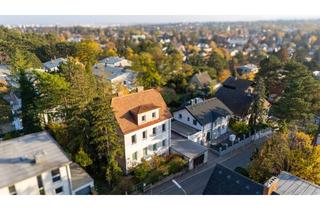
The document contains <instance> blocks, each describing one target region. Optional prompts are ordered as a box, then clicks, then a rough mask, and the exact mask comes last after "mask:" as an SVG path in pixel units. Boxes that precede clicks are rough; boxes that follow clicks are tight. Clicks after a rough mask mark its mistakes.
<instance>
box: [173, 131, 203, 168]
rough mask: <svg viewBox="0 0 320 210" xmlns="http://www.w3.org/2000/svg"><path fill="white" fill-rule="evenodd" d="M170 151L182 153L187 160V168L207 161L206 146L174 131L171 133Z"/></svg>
mask: <svg viewBox="0 0 320 210" xmlns="http://www.w3.org/2000/svg"><path fill="white" fill-rule="evenodd" d="M171 138H172V139H171V147H170V152H171V153H176V154H179V155H182V156H183V157H184V158H185V159H186V160H188V162H189V170H192V169H193V168H195V167H197V166H200V165H202V164H204V163H206V162H207V159H208V148H206V147H204V146H201V145H200V144H198V143H195V142H193V141H191V140H188V139H186V138H184V137H183V136H180V135H178V134H176V133H174V132H172V135H171Z"/></svg>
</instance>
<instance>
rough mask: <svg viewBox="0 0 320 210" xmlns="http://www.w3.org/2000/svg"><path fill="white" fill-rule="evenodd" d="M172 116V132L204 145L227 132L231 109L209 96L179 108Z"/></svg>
mask: <svg viewBox="0 0 320 210" xmlns="http://www.w3.org/2000/svg"><path fill="white" fill-rule="evenodd" d="M173 116H174V119H175V120H176V121H174V122H172V130H173V131H174V132H176V133H178V134H179V135H182V136H184V137H186V138H188V139H189V140H192V141H194V142H197V143H200V144H202V145H206V144H207V143H209V142H212V141H214V140H216V139H217V138H218V137H219V136H221V135H223V134H225V133H226V132H227V130H228V123H229V119H230V118H231V116H232V111H231V110H230V109H229V108H228V107H227V106H226V105H224V104H223V103H222V102H221V101H220V100H219V99H217V98H211V99H208V100H205V101H203V102H200V103H196V104H192V105H188V106H185V107H183V108H180V109H179V110H177V111H175V112H174V113H173Z"/></svg>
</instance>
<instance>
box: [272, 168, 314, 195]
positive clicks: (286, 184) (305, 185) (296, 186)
mask: <svg viewBox="0 0 320 210" xmlns="http://www.w3.org/2000/svg"><path fill="white" fill-rule="evenodd" d="M278 178H279V186H278V189H277V190H276V192H277V193H278V194H280V195H320V186H318V185H315V184H312V183H311V182H308V181H306V180H304V179H301V178H299V177H297V176H294V175H292V174H290V173H288V172H285V171H282V172H281V173H280V174H279V176H278Z"/></svg>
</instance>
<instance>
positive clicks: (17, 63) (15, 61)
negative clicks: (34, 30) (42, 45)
mask: <svg viewBox="0 0 320 210" xmlns="http://www.w3.org/2000/svg"><path fill="white" fill-rule="evenodd" d="M10 66H11V69H12V71H13V72H14V73H19V71H21V70H26V69H32V68H40V67H42V63H41V61H40V60H39V59H38V58H37V56H36V55H35V54H33V53H30V52H28V51H22V50H19V49H16V50H15V52H14V54H13V56H12V57H11V60H10Z"/></svg>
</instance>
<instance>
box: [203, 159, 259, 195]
mask: <svg viewBox="0 0 320 210" xmlns="http://www.w3.org/2000/svg"><path fill="white" fill-rule="evenodd" d="M263 189H264V187H263V185H262V184H259V183H256V182H254V181H252V180H251V179H249V178H247V177H245V176H243V175H241V174H239V173H237V172H235V171H233V170H231V169H229V168H227V167H225V166H222V165H220V164H217V165H216V166H215V168H214V170H213V172H212V174H211V177H210V179H209V181H208V184H207V186H206V188H205V189H204V191H203V194H204V195H262V194H263Z"/></svg>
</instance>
